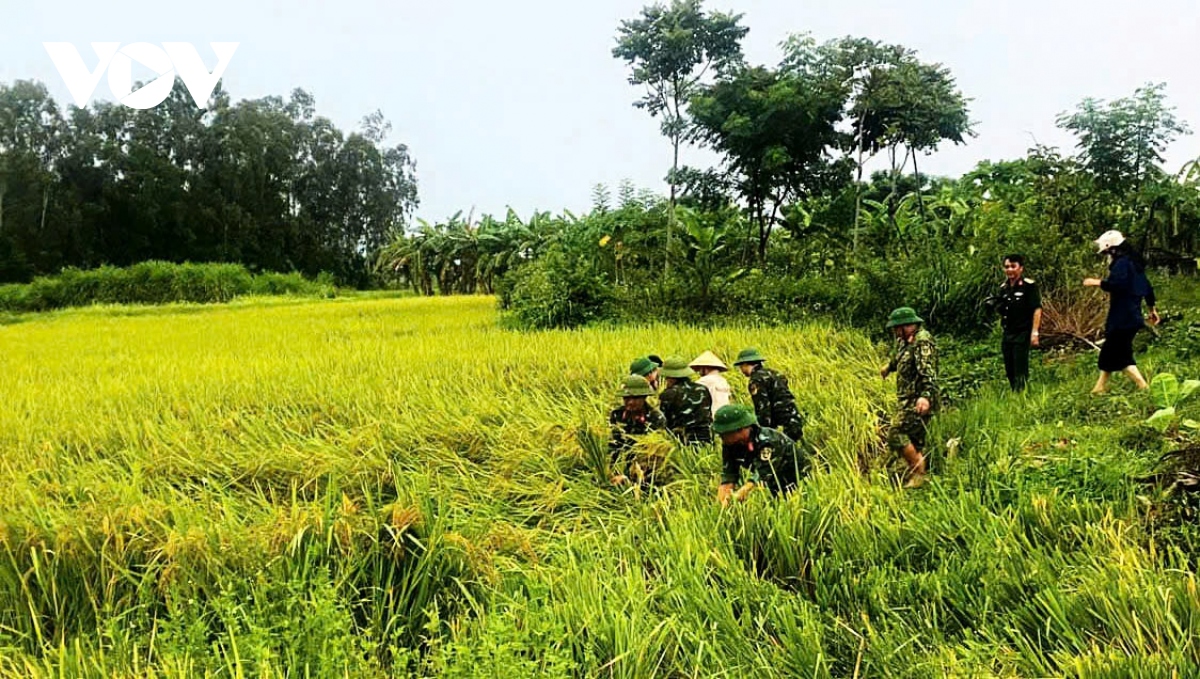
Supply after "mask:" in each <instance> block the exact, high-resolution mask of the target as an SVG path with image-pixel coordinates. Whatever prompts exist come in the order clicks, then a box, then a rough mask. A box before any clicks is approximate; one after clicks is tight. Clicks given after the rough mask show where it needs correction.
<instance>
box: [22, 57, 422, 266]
mask: <svg viewBox="0 0 1200 679" xmlns="http://www.w3.org/2000/svg"><path fill="white" fill-rule="evenodd" d="M389 131H390V125H389V124H388V123H387V122H386V121H385V120H384V119H383V117H382V115H381V114H379V113H375V114H372V115H370V116H367V117H366V118H365V119H364V121H363V129H362V131H361V132H352V133H348V134H347V133H344V132H342V131H341V130H339V129H338V128H337V127H335V126H334V125H333V124H332V123H331V122H330V121H329V120H328V119H326V118H323V117H320V116H317V115H316V114H315V109H314V101H313V98H312V97H311V96H310V95H309V94H307V93H306V92H304V91H303V90H296V91H294V92H293V93H292V95H291V97H290V98H289V99H287V100H286V101H285V100H284V99H282V98H280V97H275V96H271V97H264V98H262V99H257V100H244V101H240V102H238V103H237V104H232V103H230V100H229V96H228V95H227V94H226V93H225V92H224V91H223V90H222V89H221V88H220V86H218V88H217V90H216V91H215V92H214V94H213V96H212V99H211V100H210V102H209V105H208V108H207V110H204V109H198V108H197V107H196V105H195V104H194V103H193V102H192V101H191V97H190V95H189V94H188V92H187V90H186V89H185V88H184V86H183V84H182V82H181V81H178V80H177V81H176V86H175V90H174V92H172V94H171V96H170V97H169V98H168V99H167V100H166V101H165V102H163V103H162V104H161V105H159V106H157V107H154V108H151V109H147V110H135V109H131V108H128V107H126V106H123V105H120V104H113V103H108V102H96V103H94V104H92V105H91V106H89V107H88V108H86V109H80V108H77V107H74V106H71V107H69V110H66V111H63V110H60V108H59V106H58V104H57V103H56V102H55V100H54V99H53V98H52V97H51V96H50V95H49V93H48V92H47V90H46V87H45V86H44V85H42V84H41V83H35V82H28V81H17V82H15V83H14V84H12V85H7V84H0V282H27V281H29V280H31V279H32V278H33V277H34V276H38V275H45V274H53V273H56V272H58V271H59V270H61V269H63V268H64V267H79V268H95V267H98V266H101V265H112V266H128V265H130V264H134V263H136V262H142V261H147V260H163V261H171V262H184V261H193V262H197V261H200V262H235V263H239V264H243V265H245V266H246V267H247V269H249V270H250V271H282V272H290V271H298V272H300V273H303V274H305V275H307V276H310V277H312V276H316V275H317V274H318V273H320V272H322V271H324V272H329V273H331V274H333V275H335V276H336V277H337V279H338V280H339V282H341V283H343V284H349V285H364V284H366V283H367V281H368V266H367V257H368V255H369V253H371V252H372V251H373V250H375V249H376V248H378V247H379V246H380V245H381V244H383V243H384V242H386V241H387V240H388V239H389V235H390V233H391V232H392V231H393V230H394V229H398V228H400V227H401V226H402V224H403V223H404V221H405V219H407V218H408V217H409V216H410V215H411V213H412V211H413V210H414V209H415V207H416V204H417V189H416V178H415V175H414V163H413V161H412V159H411V158H410V157H409V154H408V150H407V149H406V148H405V147H404V146H403V145H398V146H391V147H388V146H385V144H384V140H385V139H386V138H387V136H388V133H389Z"/></svg>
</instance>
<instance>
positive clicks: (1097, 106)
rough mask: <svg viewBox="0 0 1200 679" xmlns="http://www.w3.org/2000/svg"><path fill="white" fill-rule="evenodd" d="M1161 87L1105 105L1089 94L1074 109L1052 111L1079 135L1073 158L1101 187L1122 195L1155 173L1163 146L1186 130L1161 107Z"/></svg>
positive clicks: (1163, 97)
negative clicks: (1069, 110)
mask: <svg viewBox="0 0 1200 679" xmlns="http://www.w3.org/2000/svg"><path fill="white" fill-rule="evenodd" d="M1165 87H1166V85H1165V84H1162V83H1160V84H1157V85H1155V84H1147V85H1145V86H1143V87H1139V88H1138V89H1137V90H1136V91H1135V92H1134V93H1133V96H1132V97H1125V98H1122V99H1118V100H1116V101H1114V102H1111V103H1107V104H1106V103H1105V102H1104V101H1102V100H1097V99H1093V98H1090V97H1089V98H1087V99H1084V100H1083V102H1082V103H1080V104H1079V107H1078V108H1077V109H1076V111H1075V112H1074V113H1072V114H1067V113H1065V112H1064V113H1062V114H1060V115H1059V116H1058V125H1059V127H1061V128H1063V129H1066V130H1070V131H1071V132H1073V133H1075V135H1076V136H1078V137H1079V143H1078V147H1077V148H1078V149H1079V158H1080V160H1081V161H1082V162H1083V164H1084V167H1086V168H1087V169H1088V170H1089V171H1091V172H1092V174H1094V175H1095V176H1096V180H1097V182H1098V183H1099V185H1100V186H1101V188H1104V189H1106V190H1109V191H1113V192H1114V193H1116V194H1118V195H1122V194H1127V193H1128V192H1130V191H1132V190H1134V189H1136V188H1137V187H1139V186H1140V185H1141V184H1142V183H1143V182H1145V181H1146V180H1147V179H1150V178H1153V177H1156V176H1160V175H1161V173H1162V169H1161V166H1162V162H1163V156H1162V154H1163V151H1165V150H1166V148H1167V146H1169V145H1170V144H1171V142H1172V141H1174V140H1175V138H1176V137H1177V136H1179V135H1180V134H1190V130H1189V129H1188V127H1187V124H1186V123H1184V122H1182V121H1180V120H1178V119H1177V118H1176V117H1175V113H1174V108H1168V107H1167V105H1166V95H1165V94H1163V89H1164V88H1165Z"/></svg>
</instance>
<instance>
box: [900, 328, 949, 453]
mask: <svg viewBox="0 0 1200 679" xmlns="http://www.w3.org/2000/svg"><path fill="white" fill-rule="evenodd" d="M896 344H897V348H896V355H895V356H893V357H892V361H891V362H890V363H888V366H887V367H888V373H889V374H890V373H893V372H894V373H896V397H897V400H898V402H899V403H898V407H897V409H896V410H895V411H894V412H893V413H892V421H891V426H890V427H889V428H888V446H890V447H891V448H892V449H894V450H900V449H902V448H904V447H905V446H906V445H908V443H909V442H911V443H912V444H913V446H914V447H916V449H917V450H924V448H925V430H926V428H927V427H928V426H929V420H930V418H931V417H932V416H933V414H934V413H935V412H936V411H937V409H938V406H939V400H940V394H939V391H938V386H937V347H936V346H935V345H934V342H933V335H930V334H929V331H928V330H925V329H924V328H922V329H921V330H919V331H917V334H916V336H915V337H914V338H913V341H912V343H911V344H909V343H906V342H905V341H904V340H897V342H896ZM919 398H925V399H927V400H928V401H929V410H928V411H926V413H925V414H924V415H918V414H917V399H919Z"/></svg>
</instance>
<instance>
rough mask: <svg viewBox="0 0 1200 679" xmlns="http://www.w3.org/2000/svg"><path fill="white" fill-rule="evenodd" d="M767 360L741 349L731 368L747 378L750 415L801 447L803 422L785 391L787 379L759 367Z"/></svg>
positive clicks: (749, 350)
mask: <svg viewBox="0 0 1200 679" xmlns="http://www.w3.org/2000/svg"><path fill="white" fill-rule="evenodd" d="M766 360H767V359H766V358H765V357H764V356H763V355H762V353H760V352H759V350H758V349H755V348H754V347H750V348H748V349H742V351H741V353H739V354H738V357H737V360H736V361H734V363H733V364H734V365H736V366H737V367H738V369H739V370H741V371H742V374H743V375H745V376H746V377H749V378H750V384H749V385H748V389H749V391H750V400H752V401H753V402H754V414H755V417H756V418H757V419H758V423H759V424H760V425H762V426H764V427H769V428H771V429H778V430H779V431H781V432H783V433H784V434H787V436H788V438H790V439H791V440H793V441H795V442H796V443H797V444H800V445H803V444H802V443H801V442H802V441H803V440H804V419H803V418H802V417H801V416H800V412H799V411H798V410H796V397H795V396H794V395H793V394H792V390H791V389H789V388H788V380H787V377H784V376H783V375H782V374H781V373H778V372H775V371H774V370H771V369H770V368H768V367H766V366H764V365H763V363H764V362H765V361H766Z"/></svg>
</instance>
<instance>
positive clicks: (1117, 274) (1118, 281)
mask: <svg viewBox="0 0 1200 679" xmlns="http://www.w3.org/2000/svg"><path fill="white" fill-rule="evenodd" d="M1100 289H1101V290H1104V291H1105V292H1126V293H1129V292H1133V263H1132V262H1130V261H1129V260H1128V259H1124V258H1122V259H1119V260H1117V263H1116V265H1115V266H1113V268H1112V270H1111V271H1109V272H1108V278H1105V279H1103V280H1101V281H1100Z"/></svg>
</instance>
